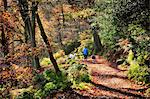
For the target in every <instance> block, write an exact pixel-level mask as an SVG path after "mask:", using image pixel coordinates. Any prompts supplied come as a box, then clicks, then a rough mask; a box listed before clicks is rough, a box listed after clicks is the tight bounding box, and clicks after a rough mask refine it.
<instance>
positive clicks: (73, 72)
mask: <svg viewBox="0 0 150 99" xmlns="http://www.w3.org/2000/svg"><path fill="white" fill-rule="evenodd" d="M68 79H70V80H71V82H72V83H80V82H87V83H88V82H90V76H89V75H88V72H87V68H86V65H83V64H73V65H72V66H70V67H69V68H68Z"/></svg>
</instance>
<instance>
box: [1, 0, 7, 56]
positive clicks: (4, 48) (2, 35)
mask: <svg viewBox="0 0 150 99" xmlns="http://www.w3.org/2000/svg"><path fill="white" fill-rule="evenodd" d="M3 3H4V11H7V0H3ZM1 23H2V25H1V31H2V33H1V37H2V41H1V44H2V51H3V53H4V56H6V55H7V54H8V53H9V46H8V41H7V38H6V34H5V30H6V28H5V25H4V22H3V21H2V22H1Z"/></svg>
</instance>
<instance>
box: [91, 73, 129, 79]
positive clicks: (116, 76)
mask: <svg viewBox="0 0 150 99" xmlns="http://www.w3.org/2000/svg"><path fill="white" fill-rule="evenodd" d="M92 76H101V77H104V78H120V79H128V77H124V76H119V75H111V74H100V73H97V72H92Z"/></svg>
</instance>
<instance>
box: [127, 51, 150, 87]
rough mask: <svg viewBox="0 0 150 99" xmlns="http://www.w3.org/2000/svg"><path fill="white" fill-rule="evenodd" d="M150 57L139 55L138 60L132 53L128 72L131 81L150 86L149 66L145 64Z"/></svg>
mask: <svg viewBox="0 0 150 99" xmlns="http://www.w3.org/2000/svg"><path fill="white" fill-rule="evenodd" d="M147 58H148V55H144V54H143V55H142V54H139V56H138V57H137V58H135V57H134V56H133V52H132V51H130V52H129V55H128V58H127V62H128V63H129V64H130V68H129V71H128V77H129V79H133V80H135V81H137V82H143V83H144V84H150V82H149V80H150V71H149V68H148V66H147V65H146V64H145V60H146V59H147Z"/></svg>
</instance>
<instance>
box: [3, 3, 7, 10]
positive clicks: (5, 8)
mask: <svg viewBox="0 0 150 99" xmlns="http://www.w3.org/2000/svg"><path fill="white" fill-rule="evenodd" d="M3 3H4V10H5V11H7V0H3Z"/></svg>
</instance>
